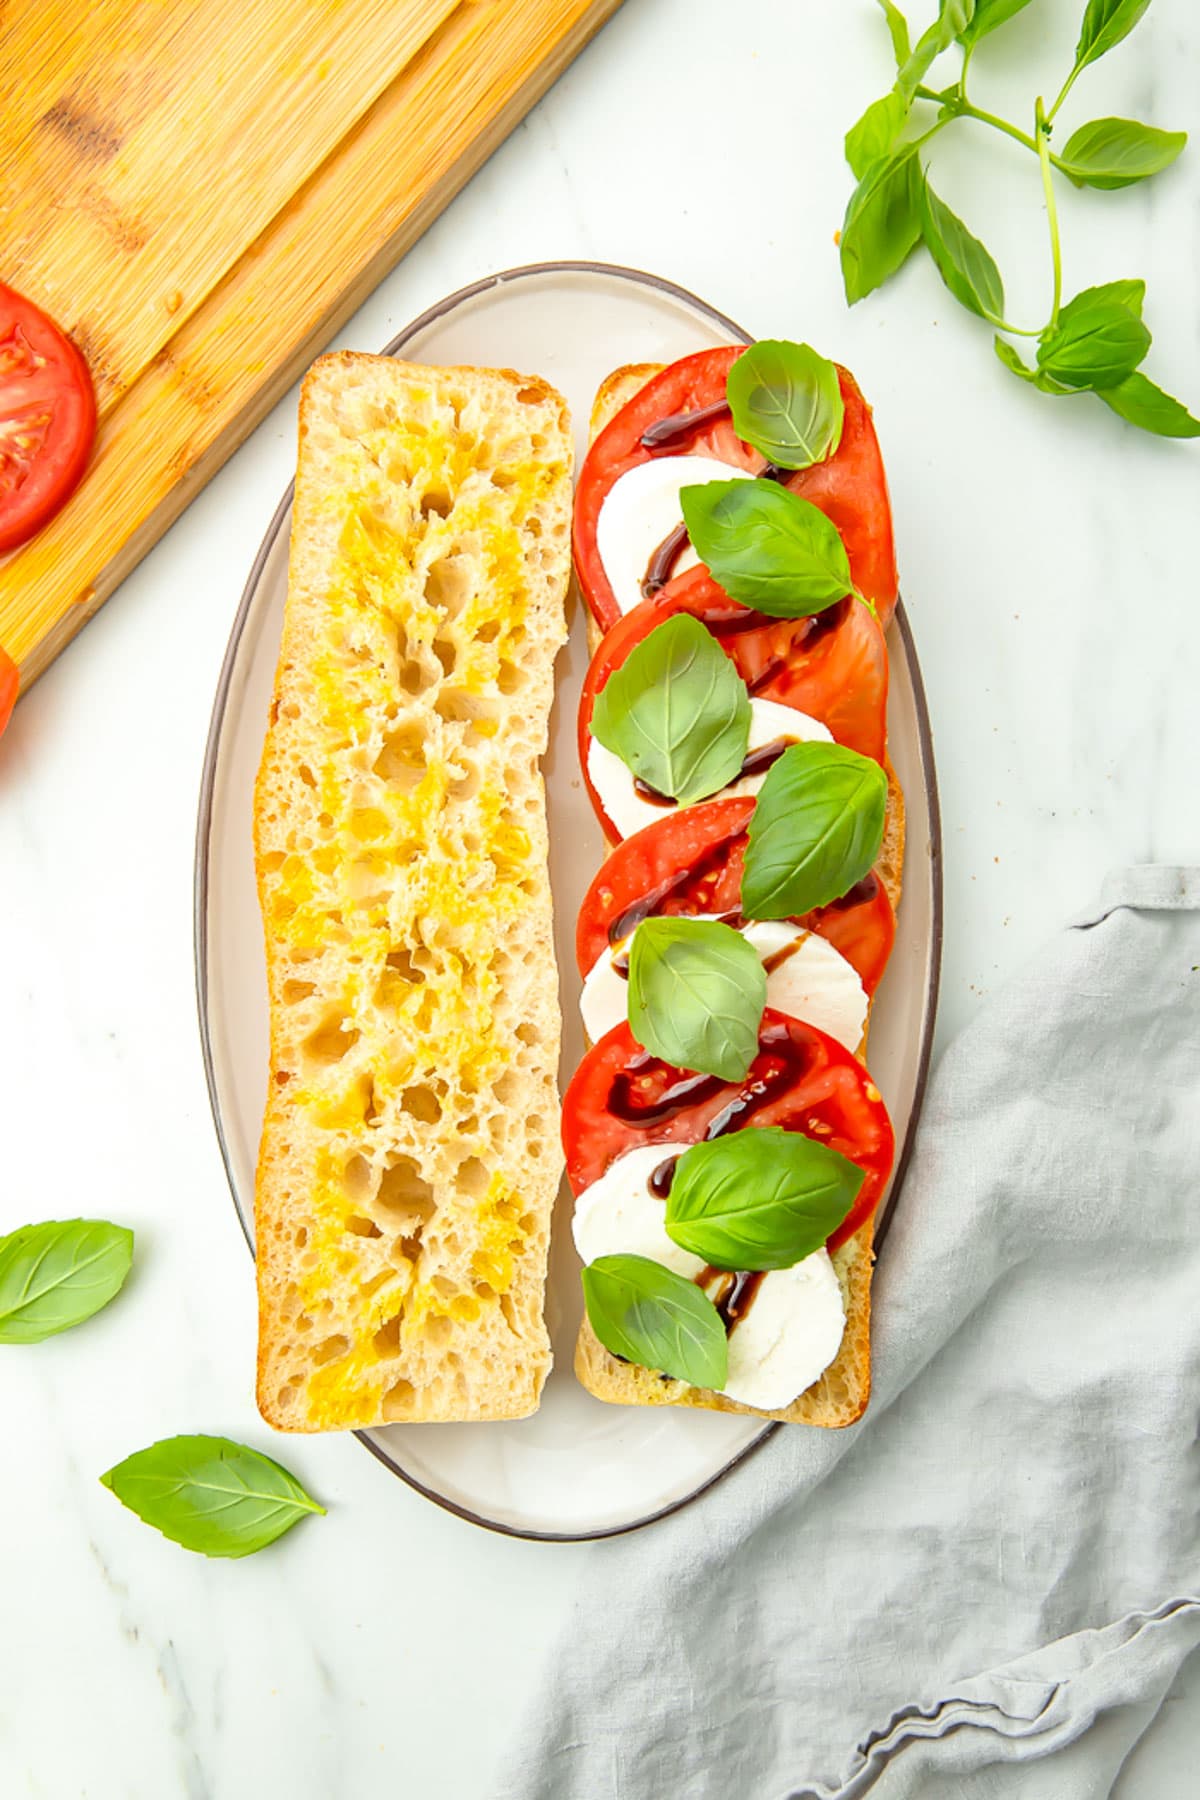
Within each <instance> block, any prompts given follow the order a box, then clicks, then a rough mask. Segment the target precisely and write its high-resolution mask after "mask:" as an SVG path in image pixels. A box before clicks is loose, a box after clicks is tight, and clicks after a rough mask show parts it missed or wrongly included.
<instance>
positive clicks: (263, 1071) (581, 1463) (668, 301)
mask: <svg viewBox="0 0 1200 1800" xmlns="http://www.w3.org/2000/svg"><path fill="white" fill-rule="evenodd" d="M731 339H734V340H741V341H743V342H745V341H749V340H748V337H747V334H746V333H745V332H743V331H742V330H741V329H740V328H739V327H738V326H736V325H735V324H734V323H733V322H732V321H731V320H729V319H726V318H724V317H722V315H721V314H720V313H717V312H714V311H713V309H712V308H711V307H708V306H705V305H704V304H703V302H702V301H700V300H697V299H695V298H694V297H693V296H692V295H690V294H688V293H686V292H684V290H683V289H681V288H677V287H674V286H673V285H672V284H671V283H670V282H666V281H660V280H658V279H657V278H655V277H654V276H650V275H643V274H639V273H637V272H636V271H634V270H631V269H618V268H611V267H608V266H605V265H602V264H596V263H543V264H539V265H537V266H535V267H533V268H526V269H512V270H508V271H507V272H505V273H504V274H501V275H495V276H493V277H491V279H489V280H487V281H482V282H479V283H478V284H477V285H476V286H474V287H470V288H465V289H463V290H462V292H460V293H457V294H453V295H451V296H450V298H449V299H447V300H444V301H443V302H442V303H441V304H440V305H439V306H435V307H434V308H432V309H431V310H430V311H429V312H427V313H424V314H423V315H422V316H421V318H419V319H417V320H416V321H415V322H414V323H413V324H412V325H410V326H409V327H408V329H407V330H406V331H403V332H401V333H400V336H399V337H397V338H396V339H395V340H394V341H393V342H392V343H391V344H389V345H388V346H387V349H388V352H389V353H392V354H396V355H403V356H404V357H406V358H407V359H409V360H410V361H418V362H429V363H480V364H485V365H487V364H490V365H493V366H501V367H511V368H516V369H520V370H522V371H528V372H531V373H537V374H540V375H544V376H545V377H546V378H547V379H548V380H549V381H552V382H553V383H554V385H555V386H556V387H557V388H559V389H560V390H561V391H562V393H563V394H564V395H565V396H566V398H567V401H568V404H569V405H570V408H571V413H572V417H573V418H574V421H575V434H576V448H577V453H578V455H579V456H580V457H582V455H583V451H584V448H585V445H586V439H587V423H588V415H589V412H590V409H591V403H592V396H593V394H594V392H595V390H596V388H597V387H598V386H599V384H600V382H601V380H602V379H603V377H604V376H605V375H607V374H608V373H609V372H610V371H611V370H612V369H614V368H617V367H618V366H620V365H621V364H622V363H626V362H651V361H653V362H671V361H673V360H674V359H675V358H676V357H680V356H685V355H687V354H688V353H689V352H691V351H694V350H703V349H707V348H708V347H709V346H711V345H713V344H720V343H728V342H729V341H730V340H731ZM290 505H291V494H290V491H289V493H288V494H286V495H285V496H284V499H283V501H282V503H281V504H280V506H279V508H278V510H277V512H276V514H275V517H274V518H273V519H272V521H271V523H270V526H269V528H268V530H267V535H266V537H265V538H264V540H263V544H262V548H261V550H260V551H259V553H258V557H257V559H256V561H255V564H254V567H253V569H252V570H251V573H250V579H249V581H248V582H247V585H246V591H245V593H244V595H243V597H242V602H241V605H240V607H239V609H238V614H237V618H236V619H235V621H234V626H233V633H232V636H231V638H230V641H229V649H228V652H227V654H226V658H225V663H224V667H223V668H222V671H221V679H220V683H219V686H218V689H217V696H216V704H215V707H214V710H213V720H212V729H211V733H210V736H209V743H208V750H207V755H206V759H205V769H204V782H203V788H202V792H201V802H200V820H199V832H198V838H197V853H196V965H197V982H198V992H199V1003H200V1026H201V1034H202V1038H203V1046H204V1058H205V1066H206V1070H207V1075H208V1084H209V1092H210V1096H211V1099H212V1106H213V1115H214V1118H215V1120H216V1126H217V1132H218V1135H219V1137H220V1141H221V1149H222V1153H223V1155H224V1158H225V1166H226V1168H227V1170H228V1173H229V1181H230V1186H231V1187H232V1189H233V1196H234V1200H235V1201H236V1203H237V1208H238V1212H239V1214H240V1215H241V1220H242V1225H243V1227H244V1229H245V1231H246V1235H247V1237H248V1238H250V1237H251V1234H252V1227H253V1203H254V1202H253V1196H254V1163H255V1153H256V1148H257V1143H258V1132H259V1126H260V1122H261V1119H262V1111H263V1102H264V1099H265V1094H266V1076H267V1011H266V975H265V969H264V964H263V948H262V935H261V926H260V922H259V914H258V906H257V901H256V897H255V887H254V868H253V859H252V853H251V796H252V788H253V783H254V776H255V772H256V770H257V767H258V759H259V754H260V751H261V748H262V738H263V731H264V728H265V723H266V714H267V703H268V700H269V697H270V692H271V683H272V679H273V676H274V670H275V659H276V653H277V650H278V645H279V635H280V626H281V621H282V616H283V603H284V594H285V591H286V585H287V553H288V526H289V519H290ZM572 609H573V616H572V622H571V636H570V641H569V643H568V645H567V647H566V649H565V650H564V651H563V652H562V655H561V657H560V659H559V663H558V669H557V702H556V706H555V713H554V718H553V722H552V726H551V735H550V749H549V754H548V756H547V758H546V764H545V770H546V787H547V794H548V804H549V815H550V843H551V856H550V870H551V882H552V886H553V890H554V903H555V914H556V921H557V945H558V965H559V972H560V978H561V983H562V1006H563V1018H564V1031H563V1065H562V1067H563V1083H564V1085H565V1082H566V1080H567V1079H568V1078H569V1076H570V1074H571V1071H572V1070H573V1069H574V1067H575V1066H576V1064H577V1063H578V1061H579V1058H580V1056H581V1055H582V1051H583V1042H582V1033H581V1027H580V1024H579V1015H578V999H579V979H578V976H577V975H576V972H575V958H574V954H573V943H574V928H575V915H576V912H577V910H578V907H579V903H580V900H581V899H582V897H583V894H584V891H585V889H586V888H587V885H588V883H589V881H590V880H591V877H592V875H593V874H594V872H595V870H596V869H597V868H598V867H599V864H600V861H601V858H602V854H603V851H602V843H601V837H600V832H599V829H598V827H597V825H596V823H595V821H594V819H593V817H592V812H591V808H590V806H589V805H588V801H587V797H586V794H585V793H584V790H583V787H582V784H581V782H580V777H579V768H578V763H577V760H576V753H575V712H576V707H577V704H578V700H579V691H580V685H581V683H582V680H583V673H584V670H585V668H586V665H587V647H586V630H585V624H584V620H583V618H582V616H581V614H582V607H581V605H580V604H579V603H578V601H577V600H575V601H573V602H572ZM889 639H890V647H891V652H892V680H891V699H890V702H889V713H888V720H889V730H890V743H891V755H892V760H893V762H894V763H895V766H896V769H897V772H898V774H899V777H900V780H901V782H902V783H903V786H904V789H905V793H906V796H907V812H908V849H907V857H906V866H905V880H904V901H903V905H902V907H901V910H900V921H899V930H898V933H897V937H896V947H895V952H894V955H893V957H892V962H891V965H890V967H889V969H888V972H887V975H886V977H885V978H884V982H883V984H882V986H881V988H880V991H879V998H878V1003H877V1005H876V1007H875V1010H874V1014H873V1018H872V1026H871V1069H872V1073H873V1074H874V1076H875V1079H876V1081H877V1082H878V1083H879V1086H880V1088H881V1089H882V1091H883V1094H884V1098H885V1099H886V1101H887V1103H888V1106H889V1108H890V1109H891V1114H892V1118H893V1120H894V1121H895V1125H896V1135H897V1142H898V1144H899V1146H900V1153H899V1158H898V1162H897V1171H896V1175H895V1177H894V1179H893V1182H892V1187H891V1191H890V1194H889V1196H888V1198H887V1200H886V1201H885V1203H884V1204H885V1205H888V1204H894V1202H895V1197H896V1192H897V1189H898V1187H899V1184H900V1181H901V1179H902V1177H903V1171H904V1165H905V1162H906V1160H907V1153H908V1148H909V1146H910V1143H911V1138H912V1128H913V1125H914V1123H915V1120H916V1115H917V1110H918V1108H919V1106H920V1101H921V1094H922V1090H923V1087H924V1082H925V1073H926V1069H927V1066H928V1061H929V1051H930V1041H931V1038H932V1033H933V1020H934V1008H935V1003H936V997H937V977H938V961H939V954H940V940H941V887H940V862H939V851H940V842H939V831H938V817H937V799H936V788H935V784H934V771H933V761H932V754H931V746H930V738H929V724H928V719H927V716H926V711H925V700H924V695H923V693H922V689H921V677H920V672H919V669H918V667H917V659H916V653H915V651H914V649H913V643H912V638H911V635H910V633H909V629H908V625H907V622H906V620H905V617H904V611H903V608H900V609H898V611H897V614H896V619H895V622H894V624H893V625H892V627H891V629H890V633H889ZM569 1206H570V1199H569V1196H568V1195H567V1193H566V1186H565V1183H564V1187H563V1194H562V1196H561V1197H560V1202H559V1207H558V1211H557V1214H556V1217H555V1228H554V1248H553V1252H552V1255H551V1266H550V1277H549V1282H548V1285H547V1317H548V1320H549V1324H550V1330H551V1335H552V1338H553V1341H554V1353H555V1367H554V1371H553V1373H552V1374H551V1376H550V1378H549V1380H548V1382H547V1384H546V1388H545V1392H544V1395H543V1398H542V1404H541V1408H540V1410H539V1411H538V1412H537V1413H536V1414H535V1415H534V1417H533V1418H531V1419H523V1420H520V1421H518V1422H516V1423H511V1424H509V1423H505V1424H493V1425H389V1426H386V1427H384V1428H383V1429H381V1430H378V1431H364V1432H360V1433H359V1434H358V1435H359V1436H360V1437H361V1438H362V1441H363V1442H364V1443H365V1444H366V1446H367V1448H368V1449H369V1450H371V1451H372V1453H373V1454H374V1455H376V1456H377V1457H379V1459H380V1460H381V1461H382V1462H385V1463H386V1464H387V1465H388V1467H389V1468H391V1469H392V1470H394V1472H395V1473H396V1474H397V1475H399V1476H400V1477H401V1478H402V1479H403V1480H404V1481H406V1482H408V1483H409V1485H410V1486H411V1487H415V1488H416V1489H417V1490H418V1491H419V1492H421V1493H423V1494H425V1495H427V1496H428V1498H429V1499H431V1500H435V1501H436V1502H437V1503H438V1504H439V1505H441V1506H444V1507H447V1508H448V1509H450V1510H451V1511H453V1512H457V1513H459V1514H461V1515H462V1516H463V1517H465V1518H469V1519H472V1520H474V1521H475V1522H476V1523H478V1524H482V1525H487V1526H490V1527H491V1528H493V1529H494V1530H498V1531H505V1532H509V1533H513V1534H515V1535H518V1536H522V1537H533V1538H549V1539H579V1538H595V1537H604V1536H608V1535H610V1534H612V1533H615V1532H620V1531H628V1530H630V1529H632V1528H633V1527H634V1526H637V1525H644V1524H648V1523H649V1522H650V1521H651V1520H653V1519H658V1518H661V1517H663V1515H664V1514H666V1513H668V1512H672V1511H674V1510H675V1509H676V1508H678V1507H680V1506H683V1505H685V1504H686V1503H687V1502H688V1501H689V1500H692V1499H694V1498H695V1497H696V1495H697V1494H700V1493H702V1492H703V1491H704V1489H705V1488H707V1487H709V1486H711V1484H712V1483H713V1482H714V1481H717V1480H719V1479H720V1477H721V1476H722V1475H724V1474H726V1473H727V1472H728V1470H729V1469H731V1468H732V1467H733V1466H734V1464H735V1463H737V1462H739V1461H740V1460H741V1459H742V1458H743V1457H745V1456H747V1455H748V1454H749V1453H750V1451H751V1450H753V1449H754V1448H755V1447H756V1446H757V1445H759V1444H761V1443H762V1442H763V1441H764V1439H765V1438H766V1437H767V1436H769V1434H770V1432H771V1431H772V1430H773V1429H774V1427H773V1426H772V1425H770V1424H764V1423H763V1421H761V1420H759V1419H756V1418H753V1417H746V1416H741V1415H737V1414H724V1413H707V1412H700V1411H693V1410H691V1409H683V1408H678V1409H677V1408H667V1407H663V1408H639V1407H614V1406H606V1405H604V1404H603V1403H602V1402H600V1401H598V1400H595V1399H593V1398H592V1396H591V1395H590V1394H588V1393H586V1392H585V1391H584V1389H583V1388H581V1387H580V1386H579V1384H578V1382H577V1381H576V1380H575V1376H574V1373H573V1371H572V1356H573V1347H574V1342H575V1333H576V1329H577V1327H578V1324H579V1318H580V1312H581V1298H580V1284H579V1272H578V1271H579V1264H578V1261H577V1259H576V1257H575V1253H574V1249H573V1247H572V1244H571V1234H570V1229H569Z"/></svg>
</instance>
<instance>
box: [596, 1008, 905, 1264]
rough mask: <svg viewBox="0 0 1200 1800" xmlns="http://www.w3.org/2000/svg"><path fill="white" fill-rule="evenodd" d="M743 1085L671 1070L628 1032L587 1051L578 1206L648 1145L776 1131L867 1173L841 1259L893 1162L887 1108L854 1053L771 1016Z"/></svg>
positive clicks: (835, 1240) (846, 1225)
mask: <svg viewBox="0 0 1200 1800" xmlns="http://www.w3.org/2000/svg"><path fill="white" fill-rule="evenodd" d="M758 1042H759V1051H758V1055H757V1056H756V1057H755V1059H754V1061H753V1062H752V1063H751V1065H750V1069H749V1071H748V1073H747V1075H746V1077H745V1079H744V1080H743V1081H740V1082H726V1081H721V1080H719V1079H718V1078H717V1077H716V1076H712V1075H696V1074H693V1073H691V1072H689V1071H688V1070H685V1069H677V1068H674V1067H673V1066H672V1065H671V1064H670V1063H665V1062H662V1061H660V1060H659V1058H658V1057H654V1056H651V1055H650V1053H649V1052H648V1051H646V1050H643V1049H642V1048H641V1047H640V1045H639V1044H638V1043H637V1041H636V1039H635V1038H634V1036H633V1033H632V1032H631V1031H630V1029H629V1026H628V1025H617V1026H614V1028H613V1029H612V1031H610V1032H609V1033H608V1034H607V1036H605V1037H603V1038H601V1040H600V1042H599V1043H598V1044H597V1045H596V1046H595V1047H594V1049H591V1050H589V1051H588V1053H587V1055H586V1056H585V1057H584V1059H583V1061H582V1062H581V1063H580V1065H579V1068H578V1069H577V1070H576V1072H575V1077H574V1079H573V1081H572V1082H571V1085H570V1086H569V1087H568V1089H567V1091H566V1094H565V1096H564V1098H563V1124H562V1133H563V1148H564V1150H565V1152H566V1159H567V1180H568V1181H569V1182H570V1184H571V1192H572V1193H573V1194H574V1195H575V1197H576V1198H578V1197H579V1195H580V1194H582V1193H583V1191H584V1189H585V1188H588V1187H590V1186H591V1185H592V1183H593V1182H594V1181H598V1180H599V1179H600V1177H601V1176H602V1175H603V1174H604V1173H605V1171H606V1170H607V1169H608V1168H609V1166H610V1165H611V1164H612V1163H614V1162H615V1161H616V1159H617V1157H618V1156H621V1155H623V1154H624V1153H625V1151H627V1150H634V1149H637V1148H638V1147H639V1146H640V1145H643V1144H695V1143H698V1142H699V1141H700V1140H701V1139H702V1138H708V1137H715V1136H717V1135H719V1134H720V1132H721V1131H723V1130H742V1131H744V1130H747V1129H750V1130H753V1129H754V1128H756V1127H761V1126H765V1125H779V1126H782V1127H783V1128H784V1129H785V1130H788V1131H801V1132H803V1133H804V1134H805V1136H807V1137H815V1138H817V1139H819V1140H820V1142H821V1143H823V1144H828V1145H829V1146H830V1147H831V1148H832V1149H834V1150H838V1151H840V1152H841V1154H842V1155H843V1156H848V1157H849V1158H850V1161H851V1162H854V1163H857V1164H858V1166H859V1168H860V1169H862V1171H863V1174H864V1177H865V1179H864V1181H863V1184H862V1187H861V1188H860V1190H859V1193H858V1198H857V1199H856V1200H855V1202H854V1205H853V1207H852V1208H851V1210H850V1212H849V1213H848V1214H847V1216H846V1218H845V1219H844V1220H843V1221H842V1223H841V1224H840V1225H839V1226H838V1228H837V1230H836V1231H835V1232H834V1234H833V1236H832V1237H831V1238H830V1240H829V1248H830V1249H831V1250H835V1249H836V1248H837V1246H838V1245H839V1244H841V1243H844V1242H845V1241H846V1239H847V1238H850V1237H853V1235H854V1233H855V1232H856V1231H857V1230H858V1229H859V1227H860V1226H861V1225H863V1224H864V1223H865V1222H866V1220H867V1219H869V1218H870V1217H871V1215H872V1213H873V1212H874V1211H875V1208H876V1207H877V1206H878V1204H879V1202H880V1199H881V1198H882V1196H883V1190H884V1187H885V1185H886V1183H887V1179H888V1176H889V1175H890V1174H891V1170H892V1161H893V1158H894V1156H895V1138H894V1136H893V1132H892V1124H891V1120H890V1119H889V1118H888V1114H887V1108H886V1107H885V1106H884V1104H883V1101H882V1099H881V1098H880V1094H879V1090H878V1088H877V1087H876V1086H875V1084H874V1083H873V1082H872V1080H871V1077H870V1075H869V1074H868V1073H867V1071H866V1070H865V1069H864V1068H863V1066H862V1064H861V1063H860V1062H859V1061H858V1060H857V1058H856V1057H854V1056H852V1055H851V1053H850V1051H849V1050H845V1049H843V1047H842V1046H841V1044H839V1043H838V1042H837V1040H836V1038H831V1037H829V1036H828V1034H827V1033H826V1032H824V1031H818V1030H817V1029H816V1028H815V1026H812V1025H805V1024H802V1023H801V1021H800V1020H799V1019H792V1018H789V1017H788V1016H787V1015H786V1014H784V1013H778V1012H772V1011H771V1009H770V1008H769V1007H768V1009H767V1010H766V1012H764V1014H763V1020H762V1025H761V1027H760V1028H759V1036H758Z"/></svg>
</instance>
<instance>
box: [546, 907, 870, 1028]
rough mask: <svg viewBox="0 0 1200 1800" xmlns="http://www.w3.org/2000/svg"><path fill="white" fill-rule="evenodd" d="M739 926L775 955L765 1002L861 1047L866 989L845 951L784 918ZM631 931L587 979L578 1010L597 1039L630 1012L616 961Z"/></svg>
mask: <svg viewBox="0 0 1200 1800" xmlns="http://www.w3.org/2000/svg"><path fill="white" fill-rule="evenodd" d="M696 916H697V917H698V918H711V917H712V916H713V915H712V914H711V913H699V914H697V915H696ZM741 930H742V936H743V937H744V938H745V939H746V941H747V942H748V943H750V944H752V945H753V946H754V948H755V950H757V951H758V954H759V957H760V959H761V960H762V961H763V962H767V961H769V960H771V959H776V966H775V967H774V968H773V969H769V970H768V971H767V1005H768V1006H770V1007H773V1008H774V1009H775V1011H776V1012H782V1013H789V1014H790V1015H791V1017H792V1018H793V1019H803V1020H804V1021H805V1023H806V1024H809V1025H815V1026H816V1027H817V1028H818V1030H820V1031H827V1032H828V1033H829V1035H830V1037H835V1038H836V1039H837V1041H838V1043H839V1044H844V1045H845V1046H846V1048H847V1050H851V1051H853V1050H857V1049H858V1046H859V1044H860V1043H861V1042H862V1034H863V1027H864V1026H865V1024H866V1020H867V993H866V989H865V988H864V987H863V984H862V982H861V981H860V980H859V977H858V972H857V970H856V969H854V968H853V967H852V966H851V964H850V963H848V962H847V961H846V959H845V957H844V956H843V955H842V954H841V952H840V951H838V950H835V949H834V947H833V945H832V944H829V943H826V941H825V939H824V938H822V937H818V936H817V935H816V933H815V932H811V931H803V930H801V928H800V927H799V926H797V925H791V924H789V923H788V922H787V921H786V920H774V919H772V920H762V921H752V922H751V923H749V924H747V925H744V926H743V927H742V928H741ZM633 935H634V934H633V933H631V934H630V938H626V939H625V941H624V942H623V943H620V944H614V945H612V946H611V947H610V948H609V949H607V950H606V951H605V952H604V954H603V955H602V956H601V957H600V958H599V959H598V961H597V962H596V963H595V965H594V966H593V967H592V968H591V969H590V970H589V971H588V975H587V979H586V980H585V981H584V984H583V992H582V994H581V995H580V997H579V1010H580V1012H581V1013H582V1015H583V1028H584V1030H585V1031H586V1032H587V1034H588V1037H589V1038H590V1039H591V1041H592V1043H593V1044H597V1043H599V1041H600V1039H601V1038H602V1037H603V1036H604V1034H605V1032H606V1031H611V1030H612V1028H613V1026H614V1025H620V1024H622V1023H623V1022H624V1021H625V1019H626V1018H627V1017H628V1013H629V983H628V981H627V980H626V979H625V978H624V977H623V976H621V975H618V973H617V971H616V968H615V966H614V964H615V962H616V959H617V957H619V956H624V955H626V954H627V953H628V950H629V945H630V941H631V938H632V936H633Z"/></svg>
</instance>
